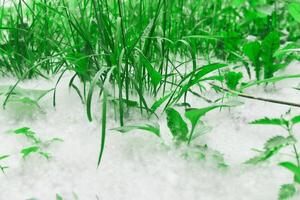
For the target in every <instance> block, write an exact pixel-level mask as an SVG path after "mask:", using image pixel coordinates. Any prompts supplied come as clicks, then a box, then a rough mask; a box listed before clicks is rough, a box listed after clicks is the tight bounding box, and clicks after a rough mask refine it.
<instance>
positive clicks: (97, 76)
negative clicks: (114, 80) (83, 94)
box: [86, 67, 106, 121]
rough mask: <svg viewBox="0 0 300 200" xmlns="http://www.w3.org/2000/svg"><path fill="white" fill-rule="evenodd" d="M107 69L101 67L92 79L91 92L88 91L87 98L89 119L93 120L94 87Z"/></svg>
mask: <svg viewBox="0 0 300 200" xmlns="http://www.w3.org/2000/svg"><path fill="white" fill-rule="evenodd" d="M105 70H106V68H105V67H103V68H101V69H100V70H99V71H98V72H97V73H96V75H95V76H94V78H93V79H92V82H91V83H90V88H89V92H88V95H87V100H86V112H87V116H88V119H89V121H92V120H93V118H92V111H91V107H92V98H93V93H94V89H95V86H96V84H97V82H98V81H99V79H100V76H101V75H102V74H103V73H104V71H105Z"/></svg>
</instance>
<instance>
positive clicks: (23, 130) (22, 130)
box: [14, 127, 30, 134]
mask: <svg viewBox="0 0 300 200" xmlns="http://www.w3.org/2000/svg"><path fill="white" fill-rule="evenodd" d="M29 130H30V128H28V127H22V128H19V129H16V130H15V131H14V132H15V133H16V134H26V133H27V132H28V131H29Z"/></svg>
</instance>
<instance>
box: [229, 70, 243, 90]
mask: <svg viewBox="0 0 300 200" xmlns="http://www.w3.org/2000/svg"><path fill="white" fill-rule="evenodd" d="M242 78H243V74H242V73H241V72H234V71H229V72H226V73H225V80H226V85H227V87H228V88H229V89H231V90H236V87H237V85H238V84H239V82H240V80H241V79H242Z"/></svg>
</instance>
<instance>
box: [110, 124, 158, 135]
mask: <svg viewBox="0 0 300 200" xmlns="http://www.w3.org/2000/svg"><path fill="white" fill-rule="evenodd" d="M136 129H140V130H144V131H148V132H150V133H153V134H154V135H156V136H158V137H160V129H159V124H141V125H131V126H130V125H129V126H122V127H118V128H113V129H111V130H115V131H119V132H121V133H127V132H129V131H132V130H136Z"/></svg>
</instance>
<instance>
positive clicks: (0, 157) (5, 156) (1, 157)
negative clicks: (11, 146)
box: [0, 155, 9, 160]
mask: <svg viewBox="0 0 300 200" xmlns="http://www.w3.org/2000/svg"><path fill="white" fill-rule="evenodd" d="M8 157H9V155H3V156H0V160H4V159H5V158H8Z"/></svg>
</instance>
